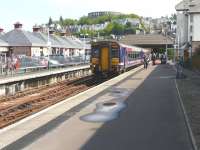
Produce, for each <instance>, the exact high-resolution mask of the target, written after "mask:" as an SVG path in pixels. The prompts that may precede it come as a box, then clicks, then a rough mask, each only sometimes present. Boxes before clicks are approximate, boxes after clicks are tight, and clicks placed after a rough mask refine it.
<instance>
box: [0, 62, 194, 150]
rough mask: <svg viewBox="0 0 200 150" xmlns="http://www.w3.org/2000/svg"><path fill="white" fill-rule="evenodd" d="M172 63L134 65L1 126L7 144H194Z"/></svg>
mask: <svg viewBox="0 0 200 150" xmlns="http://www.w3.org/2000/svg"><path fill="white" fill-rule="evenodd" d="M175 75H176V72H175V71H174V70H173V67H172V66H170V65H168V64H166V65H158V66H150V67H149V68H148V69H143V66H141V67H138V68H135V69H133V70H131V71H129V72H126V73H124V74H122V75H120V76H118V77H115V78H113V79H111V80H109V81H106V82H104V83H103V84H100V85H98V86H96V87H94V88H91V89H89V90H87V91H85V92H83V93H80V94H78V95H76V96H74V97H71V98H69V99H67V100H65V101H62V102H60V103H58V104H56V105H54V106H51V107H50V108H47V109H45V110H43V111H41V112H39V113H37V114H34V115H32V116H30V117H28V118H25V119H23V120H21V121H19V122H17V123H15V124H13V125H10V126H8V127H6V128H4V129H1V130H0V137H1V138H0V149H5V150H12V149H14V150H18V149H19V150H21V149H24V150H35V149H42V150H58V149H67V150H78V149H80V150H102V149H103V150H134V149H135V150H194V149H193V143H192V139H191V134H190V133H189V130H188V126H187V123H186V121H185V116H184V112H183V110H182V107H181V103H180V101H181V99H180V97H179V94H178V89H177V86H176V79H175Z"/></svg>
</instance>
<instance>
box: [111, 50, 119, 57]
mask: <svg viewBox="0 0 200 150" xmlns="http://www.w3.org/2000/svg"><path fill="white" fill-rule="evenodd" d="M111 56H112V57H113V58H118V57H119V50H118V48H112V49H111Z"/></svg>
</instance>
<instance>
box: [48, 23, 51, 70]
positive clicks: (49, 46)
mask: <svg viewBox="0 0 200 150" xmlns="http://www.w3.org/2000/svg"><path fill="white" fill-rule="evenodd" d="M50 50H51V42H50V38H49V27H48V29H47V51H48V53H47V61H48V69H49V55H50Z"/></svg>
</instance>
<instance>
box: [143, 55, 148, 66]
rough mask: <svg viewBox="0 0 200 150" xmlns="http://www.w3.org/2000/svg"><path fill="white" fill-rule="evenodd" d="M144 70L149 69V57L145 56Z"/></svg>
mask: <svg viewBox="0 0 200 150" xmlns="http://www.w3.org/2000/svg"><path fill="white" fill-rule="evenodd" d="M143 61H144V69H147V67H148V58H147V56H146V55H144V60H143Z"/></svg>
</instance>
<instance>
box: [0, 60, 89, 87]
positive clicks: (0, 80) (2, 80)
mask: <svg viewBox="0 0 200 150" xmlns="http://www.w3.org/2000/svg"><path fill="white" fill-rule="evenodd" d="M89 68H90V66H89V65H88V64H86V65H78V66H69V67H65V68H57V69H56V68H55V69H49V70H40V71H35V72H28V73H24V74H15V75H8V76H7V77H6V76H2V77H0V85H4V84H9V83H13V82H19V81H24V80H30V79H35V78H41V77H45V76H51V75H56V74H61V73H67V72H72V71H78V70H83V69H89Z"/></svg>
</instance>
